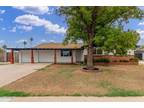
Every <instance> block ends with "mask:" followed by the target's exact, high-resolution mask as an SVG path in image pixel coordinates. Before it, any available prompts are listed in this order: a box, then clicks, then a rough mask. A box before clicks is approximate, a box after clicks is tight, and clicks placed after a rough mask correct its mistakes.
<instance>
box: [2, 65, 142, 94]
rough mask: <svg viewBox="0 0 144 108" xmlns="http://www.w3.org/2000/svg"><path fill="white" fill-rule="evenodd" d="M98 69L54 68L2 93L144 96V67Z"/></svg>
mask: <svg viewBox="0 0 144 108" xmlns="http://www.w3.org/2000/svg"><path fill="white" fill-rule="evenodd" d="M98 67H99V68H100V72H97V73H96V72H83V71H82V70H81V68H82V67H81V66H80V65H59V64H57V65H51V66H47V67H45V68H42V69H40V70H38V71H37V72H35V73H32V74H30V75H28V76H26V77H24V78H22V79H19V80H17V81H15V82H13V83H11V84H8V85H6V86H4V87H2V88H1V89H3V90H7V91H9V92H10V91H16V92H14V93H16V94H17V93H18V94H19V95H20V94H23V95H24V96H28V95H29V96H144V65H139V66H138V65H125V66H124V65H119V66H98ZM3 95H5V94H4V93H3ZM8 95H9V96H13V93H12V92H10V93H9V94H6V96H8ZM19 95H18V96H19ZM23 95H21V96H23ZM0 96H2V95H1V90H0ZM15 96H17V95H15Z"/></svg>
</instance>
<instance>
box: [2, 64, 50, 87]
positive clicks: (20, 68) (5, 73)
mask: <svg viewBox="0 0 144 108" xmlns="http://www.w3.org/2000/svg"><path fill="white" fill-rule="evenodd" d="M47 65H50V63H46V64H7V65H0V87H2V86H4V85H6V84H9V83H11V82H13V81H16V80H18V79H20V78H22V77H24V76H26V75H28V74H31V73H32V72H35V71H36V70H37V69H41V68H43V67H45V66H47Z"/></svg>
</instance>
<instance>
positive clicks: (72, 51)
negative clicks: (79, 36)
mask: <svg viewBox="0 0 144 108" xmlns="http://www.w3.org/2000/svg"><path fill="white" fill-rule="evenodd" d="M71 63H72V64H73V50H71Z"/></svg>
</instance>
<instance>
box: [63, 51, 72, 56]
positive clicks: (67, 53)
mask: <svg viewBox="0 0 144 108" xmlns="http://www.w3.org/2000/svg"><path fill="white" fill-rule="evenodd" d="M71 55H72V51H71V50H61V56H63V57H68V56H71Z"/></svg>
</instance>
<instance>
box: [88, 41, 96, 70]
mask: <svg viewBox="0 0 144 108" xmlns="http://www.w3.org/2000/svg"><path fill="white" fill-rule="evenodd" d="M93 68H94V64H93V43H92V39H90V41H89V44H88V49H87V69H93Z"/></svg>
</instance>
